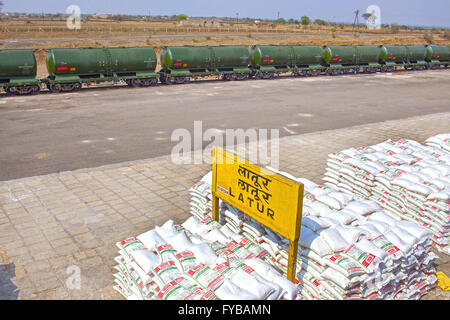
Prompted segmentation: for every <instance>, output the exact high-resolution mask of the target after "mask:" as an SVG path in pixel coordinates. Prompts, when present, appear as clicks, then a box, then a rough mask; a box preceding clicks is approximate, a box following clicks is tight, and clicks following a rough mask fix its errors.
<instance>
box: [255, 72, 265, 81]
mask: <svg viewBox="0 0 450 320" xmlns="http://www.w3.org/2000/svg"><path fill="white" fill-rule="evenodd" d="M262 78H263V73H262V72H257V73H255V79H258V80H259V79H262Z"/></svg>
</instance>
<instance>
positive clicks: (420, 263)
mask: <svg viewBox="0 0 450 320" xmlns="http://www.w3.org/2000/svg"><path fill="white" fill-rule="evenodd" d="M272 170H274V169H272ZM274 171H276V170H274ZM276 172H277V173H279V174H282V175H284V176H287V177H288V178H290V179H293V180H296V181H298V182H301V183H303V184H304V186H305V190H304V191H305V192H304V199H303V203H304V205H303V218H302V226H301V234H300V239H299V250H298V256H297V263H296V279H295V284H294V283H292V282H290V281H288V280H287V279H286V272H287V261H288V248H289V241H288V240H287V239H285V238H283V237H281V236H280V235H278V234H276V233H275V232H272V231H271V230H270V229H268V228H266V227H265V226H263V225H262V224H260V223H259V222H257V221H256V220H254V219H252V218H251V217H249V216H248V215H246V214H244V213H243V212H240V211H239V210H237V209H236V208H233V207H231V206H230V205H228V204H225V203H223V202H220V216H221V217H220V222H216V221H214V220H212V219H211V210H210V208H211V206H210V205H206V206H205V204H208V203H210V202H211V199H212V196H211V178H212V175H211V172H209V173H208V174H207V175H205V176H204V177H203V178H202V179H201V181H200V182H199V183H197V184H195V185H194V186H193V187H192V188H191V190H190V192H191V196H192V198H197V199H195V201H191V203H190V204H191V213H192V217H190V218H188V219H187V220H186V221H185V222H184V223H182V224H181V225H175V224H174V223H173V221H171V220H169V221H167V222H166V223H165V224H164V225H162V226H160V227H155V229H152V230H150V231H148V232H145V233H143V234H141V235H138V236H137V237H131V238H129V239H126V240H124V241H122V242H118V243H117V246H118V248H119V255H118V256H117V257H116V258H115V260H116V262H117V266H116V267H115V268H116V271H117V272H116V273H115V274H114V278H115V280H114V281H115V285H114V288H115V289H116V290H117V291H118V292H120V293H121V294H122V295H123V296H124V297H125V298H127V299H163V300H168V299H177V300H180V299H198V300H199V299H200V300H201V299H230V300H246V299H251V300H256V299H267V300H271V299H288V300H292V299H295V300H324V299H331V300H344V299H358V300H359V299H419V298H420V297H421V296H422V295H424V294H426V293H427V292H428V291H429V290H431V289H432V288H434V287H435V286H436V284H435V283H436V277H435V273H436V266H435V263H434V261H435V259H436V258H437V256H436V255H435V254H434V253H433V252H431V251H430V250H431V248H432V245H431V240H430V235H431V232H430V231H429V230H428V229H426V228H423V227H421V226H419V225H417V224H416V223H412V222H409V221H402V220H400V219H398V218H395V217H392V216H391V215H389V214H387V213H386V211H385V210H383V209H382V208H381V207H380V206H379V205H378V204H377V203H376V202H375V201H373V200H364V199H358V198H357V197H355V196H353V195H350V194H347V193H344V192H341V191H339V190H337V189H336V188H333V187H330V186H325V185H317V184H315V183H313V182H311V181H309V180H307V179H303V178H295V177H293V176H291V175H289V174H288V173H285V172H281V171H276ZM199 186H201V188H199ZM193 206H197V208H192V207H193ZM205 209H206V210H205Z"/></svg>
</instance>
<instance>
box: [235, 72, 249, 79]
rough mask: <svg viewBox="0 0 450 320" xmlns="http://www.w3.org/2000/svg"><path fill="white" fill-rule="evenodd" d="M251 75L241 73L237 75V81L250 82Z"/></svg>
mask: <svg viewBox="0 0 450 320" xmlns="http://www.w3.org/2000/svg"><path fill="white" fill-rule="evenodd" d="M249 77H250V76H249V74H248V73H239V74H237V80H240V81H242V80H248V79H249Z"/></svg>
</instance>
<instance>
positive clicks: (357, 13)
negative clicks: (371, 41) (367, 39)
mask: <svg viewBox="0 0 450 320" xmlns="http://www.w3.org/2000/svg"><path fill="white" fill-rule="evenodd" d="M354 14H355V21H353V28H352V31H354V30H355V24H356V25H357V28H358V32H359V20H358V16H359V10H356V11H355V12H354Z"/></svg>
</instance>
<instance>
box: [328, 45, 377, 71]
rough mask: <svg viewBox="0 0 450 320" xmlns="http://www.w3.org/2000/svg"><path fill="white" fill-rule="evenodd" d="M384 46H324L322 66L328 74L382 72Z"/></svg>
mask: <svg viewBox="0 0 450 320" xmlns="http://www.w3.org/2000/svg"><path fill="white" fill-rule="evenodd" d="M382 53H383V46H376V45H359V46H324V47H323V57H322V64H323V65H324V67H326V68H327V73H328V74H332V75H335V74H343V73H345V72H348V71H352V72H354V73H357V72H376V71H381V68H382V65H381V63H380V62H381V61H380V59H381V57H382Z"/></svg>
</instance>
